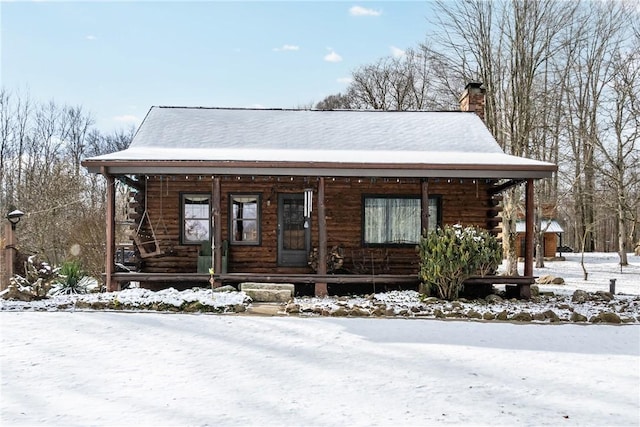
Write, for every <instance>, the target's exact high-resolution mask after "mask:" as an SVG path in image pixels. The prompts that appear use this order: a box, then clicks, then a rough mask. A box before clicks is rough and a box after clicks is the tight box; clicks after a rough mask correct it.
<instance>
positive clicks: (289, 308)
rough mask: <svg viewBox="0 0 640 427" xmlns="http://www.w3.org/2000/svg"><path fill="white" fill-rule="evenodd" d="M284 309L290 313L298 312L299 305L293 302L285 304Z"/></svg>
mask: <svg viewBox="0 0 640 427" xmlns="http://www.w3.org/2000/svg"><path fill="white" fill-rule="evenodd" d="M284 311H285V312H287V313H291V314H296V313H300V305H299V304H295V303H290V304H287V306H286V307H285V309H284Z"/></svg>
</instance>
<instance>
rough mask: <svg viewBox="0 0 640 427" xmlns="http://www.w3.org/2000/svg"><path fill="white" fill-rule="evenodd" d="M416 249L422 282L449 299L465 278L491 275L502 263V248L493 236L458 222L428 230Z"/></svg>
mask: <svg viewBox="0 0 640 427" xmlns="http://www.w3.org/2000/svg"><path fill="white" fill-rule="evenodd" d="M418 249H419V251H420V279H421V281H422V283H423V284H424V285H426V287H427V288H428V289H429V290H430V292H431V293H432V294H435V296H437V297H438V298H442V299H446V300H449V301H451V300H453V299H456V298H457V297H458V294H459V293H460V291H461V290H462V288H463V282H464V281H465V280H466V279H467V278H469V277H471V276H475V275H481V276H485V275H487V274H494V273H495V271H496V270H497V268H498V266H499V265H500V263H501V262H502V247H501V245H500V243H499V242H498V240H497V239H496V238H495V237H494V236H492V235H491V234H489V233H488V232H487V231H486V230H483V229H480V228H477V227H465V228H463V227H462V226H461V225H459V224H456V225H453V226H445V227H444V228H438V229H437V230H435V231H431V232H429V233H428V234H427V235H426V236H424V237H422V238H421V239H420V243H419V247H418Z"/></svg>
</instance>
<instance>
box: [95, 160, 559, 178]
mask: <svg viewBox="0 0 640 427" xmlns="http://www.w3.org/2000/svg"><path fill="white" fill-rule="evenodd" d="M82 165H83V166H84V167H86V168H87V169H88V170H89V172H91V173H109V174H113V175H125V174H126V175H130V174H137V175H153V174H156V175H157V174H166V175H275V176H365V177H366V176H371V177H422V178H426V177H443V178H536V179H537V178H548V177H551V176H552V175H553V173H554V172H556V171H557V166H556V165H553V164H549V163H542V162H541V163H540V164H535V165H519V164H456V163H447V164H444V163H415V164H391V163H341V162H247V161H199V160H180V161H178V160H162V161H139V160H108V161H105V160H85V161H84V162H82Z"/></svg>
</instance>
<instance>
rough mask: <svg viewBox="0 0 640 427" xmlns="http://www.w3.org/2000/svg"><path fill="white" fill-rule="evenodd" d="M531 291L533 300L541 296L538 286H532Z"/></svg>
mask: <svg viewBox="0 0 640 427" xmlns="http://www.w3.org/2000/svg"><path fill="white" fill-rule="evenodd" d="M529 289H531V296H532V297H533V298H535V297H538V296H540V288H538V285H531V286H530V287H529Z"/></svg>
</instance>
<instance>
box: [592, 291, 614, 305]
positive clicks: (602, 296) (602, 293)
mask: <svg viewBox="0 0 640 427" xmlns="http://www.w3.org/2000/svg"><path fill="white" fill-rule="evenodd" d="M596 295H598V296H599V297H600V299H602V300H603V301H607V302H609V301H611V300H612V299H613V294H612V293H611V292H606V291H598V292H596Z"/></svg>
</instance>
